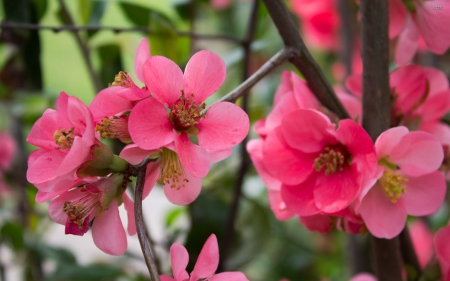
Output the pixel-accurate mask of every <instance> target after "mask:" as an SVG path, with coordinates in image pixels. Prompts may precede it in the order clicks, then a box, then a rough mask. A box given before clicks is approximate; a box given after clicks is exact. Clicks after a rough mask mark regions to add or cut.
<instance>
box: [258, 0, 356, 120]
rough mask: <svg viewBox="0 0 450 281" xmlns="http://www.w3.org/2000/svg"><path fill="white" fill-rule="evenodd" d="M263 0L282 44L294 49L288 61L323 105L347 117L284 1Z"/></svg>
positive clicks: (341, 116)
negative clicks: (301, 75)
mask: <svg viewBox="0 0 450 281" xmlns="http://www.w3.org/2000/svg"><path fill="white" fill-rule="evenodd" d="M263 1H264V4H265V5H266V7H267V10H268V11H269V14H270V16H271V17H272V20H273V22H274V24H275V25H276V27H277V29H278V33H280V36H281V38H282V39H283V42H284V45H285V46H286V47H290V48H293V49H294V50H295V52H294V53H293V56H292V57H291V59H290V62H291V63H292V64H294V65H295V67H297V69H298V70H299V71H300V72H301V73H302V74H303V76H304V77H305V79H306V82H307V83H308V86H309V88H310V89H311V91H312V92H313V93H314V94H315V95H316V97H317V99H318V100H319V101H320V102H321V103H322V104H323V105H324V106H325V107H327V108H328V109H330V110H331V111H333V112H334V113H335V114H336V115H337V116H338V117H339V118H341V119H343V118H349V115H348V113H347V111H346V110H345V109H344V107H343V106H342V104H341V102H340V101H339V99H338V98H337V97H336V94H335V93H334V91H333V88H332V87H331V85H330V84H329V83H328V81H327V80H326V78H325V75H324V74H323V72H322V70H321V69H320V68H319V66H318V65H317V63H316V61H315V60H314V59H313V58H312V56H311V54H310V53H309V51H308V49H307V48H306V46H305V43H304V42H303V39H302V38H301V36H300V32H299V31H298V28H297V25H296V24H295V22H294V20H293V18H292V16H291V14H290V13H289V10H288V8H287V7H286V4H285V3H284V1H283V0H263Z"/></svg>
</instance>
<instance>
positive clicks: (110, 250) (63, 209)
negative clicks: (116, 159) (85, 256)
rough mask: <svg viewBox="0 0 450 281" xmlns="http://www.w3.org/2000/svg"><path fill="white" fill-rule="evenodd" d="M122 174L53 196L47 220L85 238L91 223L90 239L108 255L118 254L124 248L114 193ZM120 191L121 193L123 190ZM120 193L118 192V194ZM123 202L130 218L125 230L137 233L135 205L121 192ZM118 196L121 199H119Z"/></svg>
mask: <svg viewBox="0 0 450 281" xmlns="http://www.w3.org/2000/svg"><path fill="white" fill-rule="evenodd" d="M122 183H123V175H119V174H116V175H113V176H111V177H110V178H103V179H100V180H98V181H97V182H95V183H89V184H84V185H82V186H80V187H78V188H74V189H71V190H68V191H66V192H64V193H62V194H61V195H59V196H58V197H56V198H55V199H54V200H53V201H52V202H51V203H50V207H49V213H50V217H51V218H52V219H53V220H54V221H55V222H57V223H59V224H62V225H65V227H66V228H65V233H66V234H73V235H84V234H85V233H86V232H87V231H88V230H89V224H90V222H91V221H92V220H93V224H92V238H93V240H94V243H95V245H96V246H97V247H98V248H99V249H100V250H102V251H104V252H105V253H107V254H110V255H121V254H123V253H124V252H125V250H126V248H127V239H126V234H125V230H124V227H123V225H122V222H121V219H120V217H119V210H118V205H119V202H118V198H117V192H118V189H119V188H122ZM122 192H123V190H122ZM119 194H120V193H119ZM122 195H123V202H124V204H125V208H126V210H127V211H128V213H131V216H132V217H130V215H129V221H128V223H129V226H128V231H129V234H130V235H133V234H135V233H136V227H135V226H134V219H131V220H130V218H134V214H133V212H134V205H133V203H132V202H131V200H130V199H129V198H128V196H127V195H126V193H123V194H122ZM122 195H120V196H122Z"/></svg>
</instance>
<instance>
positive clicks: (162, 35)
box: [149, 12, 179, 62]
mask: <svg viewBox="0 0 450 281" xmlns="http://www.w3.org/2000/svg"><path fill="white" fill-rule="evenodd" d="M150 28H151V30H152V32H151V33H150V35H149V41H150V43H151V46H152V55H161V56H165V57H167V58H169V59H171V60H173V61H175V62H178V61H179V54H178V49H179V37H178V35H177V33H176V32H175V29H174V27H173V26H172V24H171V23H170V22H169V21H168V20H167V19H166V18H164V17H162V16H161V15H159V14H157V13H155V12H152V15H151V19H150Z"/></svg>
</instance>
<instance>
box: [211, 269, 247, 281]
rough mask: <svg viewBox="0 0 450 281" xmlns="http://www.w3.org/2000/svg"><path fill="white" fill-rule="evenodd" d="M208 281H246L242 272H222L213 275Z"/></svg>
mask: <svg viewBox="0 0 450 281" xmlns="http://www.w3.org/2000/svg"><path fill="white" fill-rule="evenodd" d="M209 280H211V281H248V279H247V277H245V274H244V273H242V272H238V271H236V272H222V273H219V274H216V275H214V276H213V277H211V278H210V279H209Z"/></svg>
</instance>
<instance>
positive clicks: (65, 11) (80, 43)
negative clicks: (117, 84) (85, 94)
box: [59, 0, 103, 92]
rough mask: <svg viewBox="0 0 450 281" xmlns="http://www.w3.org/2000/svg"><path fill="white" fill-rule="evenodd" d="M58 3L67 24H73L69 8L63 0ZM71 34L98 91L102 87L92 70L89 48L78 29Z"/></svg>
mask: <svg viewBox="0 0 450 281" xmlns="http://www.w3.org/2000/svg"><path fill="white" fill-rule="evenodd" d="M59 5H60V6H61V10H62V13H63V16H64V17H65V19H66V21H67V22H68V24H69V26H75V24H74V21H73V19H72V17H71V16H70V13H69V10H68V9H67V7H66V5H65V4H64V0H59ZM73 35H74V36H75V40H76V41H77V44H78V46H79V47H80V49H81V52H82V54H83V58H84V62H85V63H86V66H87V68H88V71H89V75H90V76H91V79H92V83H94V87H95V90H96V92H100V91H101V89H102V88H103V87H102V84H101V82H100V78H99V77H98V75H97V73H96V72H95V70H94V66H93V65H92V61H91V57H90V56H89V48H88V46H87V45H86V44H85V42H84V41H83V40H82V39H81V36H80V34H79V33H78V31H75V30H73Z"/></svg>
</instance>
